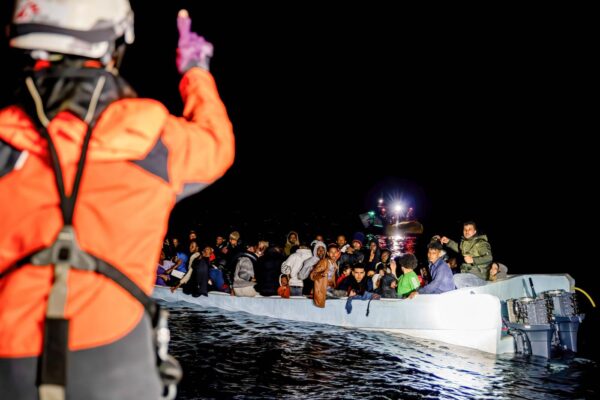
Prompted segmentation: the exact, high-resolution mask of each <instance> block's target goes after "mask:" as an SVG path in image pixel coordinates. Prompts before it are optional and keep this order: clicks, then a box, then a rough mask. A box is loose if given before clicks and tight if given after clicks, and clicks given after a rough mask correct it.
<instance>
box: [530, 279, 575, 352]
mask: <svg viewBox="0 0 600 400" xmlns="http://www.w3.org/2000/svg"><path fill="white" fill-rule="evenodd" d="M539 297H540V298H542V299H544V300H545V301H546V302H547V304H548V308H549V309H551V310H552V320H553V322H554V330H555V334H556V336H557V337H558V339H559V346H560V347H561V348H562V349H563V350H569V351H572V352H577V331H578V330H579V324H580V323H581V322H582V321H583V319H584V318H585V314H579V306H578V304H577V297H576V296H575V293H573V292H565V291H564V290H562V289H559V290H548V291H545V292H542V293H540V295H539Z"/></svg>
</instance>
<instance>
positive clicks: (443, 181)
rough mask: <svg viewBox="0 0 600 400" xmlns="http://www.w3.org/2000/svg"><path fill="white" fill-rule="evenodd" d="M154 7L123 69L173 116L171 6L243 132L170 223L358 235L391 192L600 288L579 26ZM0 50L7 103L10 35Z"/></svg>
mask: <svg viewBox="0 0 600 400" xmlns="http://www.w3.org/2000/svg"><path fill="white" fill-rule="evenodd" d="M6 3H10V2H6ZM157 3H158V2H156V3H155V2H148V1H141V0H138V1H133V2H132V6H133V8H134V12H135V15H136V41H135V43H134V44H133V45H132V46H131V47H130V48H129V49H128V52H127V55H126V58H125V60H124V63H123V67H122V69H121V71H122V74H123V75H124V76H125V77H126V79H127V80H128V81H129V82H130V83H131V84H132V86H133V87H134V88H136V90H137V91H138V93H139V95H140V96H143V97H152V98H157V99H159V100H161V101H163V102H164V103H165V104H166V105H167V106H168V107H169V109H170V110H171V111H172V112H173V113H179V112H180V111H181V100H180V99H179V94H178V90H177V85H178V81H179V75H178V73H177V71H176V68H175V49H176V43H177V29H176V15H177V11H178V10H179V9H180V8H187V9H188V10H189V11H190V14H191V16H192V19H193V29H194V30H195V31H197V32H199V33H200V34H202V35H204V36H205V37H206V38H207V39H208V40H209V41H211V42H212V43H213V44H214V46H215V56H214V58H213V61H212V63H211V71H212V72H213V74H214V76H215V79H216V81H217V84H218V86H219V90H220V93H221V96H222V98H223V101H224V102H225V104H226V106H227V109H228V112H229V115H230V117H231V120H232V122H233V126H234V129H235V134H236V150H237V152H236V161H235V164H234V166H233V167H232V168H231V169H230V170H229V171H228V172H227V174H226V175H225V177H224V178H222V179H221V180H220V181H218V182H217V183H215V184H214V185H213V186H212V187H210V188H208V189H207V190H205V191H204V192H202V193H201V194H199V195H196V196H193V197H191V198H189V199H187V200H184V201H183V202H181V203H180V204H179V205H178V206H177V208H176V209H175V211H174V212H173V214H172V216H171V224H170V227H171V230H172V231H184V232H185V231H186V230H187V229H188V228H196V229H197V230H198V231H199V232H200V235H201V238H202V239H206V240H212V238H213V236H214V234H215V233H217V232H218V233H225V234H226V233H227V232H228V231H229V230H230V229H239V230H241V233H242V236H244V235H247V236H253V235H255V234H258V233H262V234H263V235H266V236H271V237H270V238H271V239H276V240H281V241H283V240H284V239H283V234H284V233H285V232H287V231H288V230H290V229H295V230H298V231H299V232H300V233H301V236H302V235H303V236H305V237H306V236H307V235H310V236H312V235H313V234H315V233H317V232H323V233H325V234H326V235H327V236H329V237H330V238H332V236H333V235H335V234H337V233H339V232H343V233H346V234H349V235H351V234H352V232H354V231H355V230H358V229H359V228H360V227H361V225H360V222H359V220H358V214H360V213H363V212H365V211H367V210H368V209H370V208H373V207H374V206H375V204H376V199H377V198H378V197H379V196H380V195H381V194H382V193H383V194H384V196H385V197H386V198H388V197H391V196H392V195H393V194H397V195H401V196H402V198H403V199H404V201H405V202H406V203H407V204H409V205H410V206H412V207H414V208H415V209H416V213H417V216H418V217H419V219H420V220H421V221H422V222H423V224H424V226H425V234H424V238H423V239H422V240H421V243H423V242H426V241H427V240H428V239H429V237H430V236H431V235H433V234H437V233H439V234H444V235H448V236H450V237H452V238H455V239H459V237H460V234H461V231H462V225H461V224H462V222H463V221H465V220H468V219H474V220H476V221H477V222H478V223H479V226H480V231H482V232H484V233H487V234H488V236H489V238H490V242H491V244H492V248H493V251H494V255H495V257H496V259H497V260H499V261H501V262H504V263H505V264H506V265H508V267H509V271H510V272H514V273H523V272H533V273H541V272H569V273H571V275H572V276H573V277H574V278H575V279H576V280H577V282H578V285H579V286H582V287H583V288H584V289H586V290H589V291H590V293H591V294H592V295H593V297H594V298H595V299H596V300H598V301H600V292H599V290H598V285H597V283H596V281H595V279H593V277H594V276H595V275H596V274H595V269H596V268H598V265H599V264H598V262H597V261H596V260H597V259H598V257H597V255H596V252H597V251H596V249H597V247H598V246H597V245H596V242H597V239H596V238H595V237H594V235H593V234H592V235H590V236H588V235H586V234H584V233H583V232H584V228H585V227H588V229H589V228H590V227H591V228H592V229H593V227H594V226H595V221H596V220H597V212H596V207H595V204H594V203H595V201H594V196H593V195H592V193H593V192H594V191H595V190H596V189H595V186H596V182H597V178H596V177H595V175H596V174H595V173H594V171H597V167H596V166H595V165H596V162H595V158H596V154H595V153H597V151H596V150H595V147H594V146H592V145H591V143H592V136H593V135H595V133H596V131H597V124H594V125H592V126H596V128H595V129H591V127H589V126H588V125H587V124H586V123H585V122H584V121H585V120H586V119H587V118H586V116H587V115H590V113H591V110H592V108H591V103H587V102H586V101H585V99H586V98H588V96H591V97H593V93H592V91H591V89H587V87H588V85H589V81H590V79H589V76H590V75H589V74H588V72H589V71H588V68H590V66H591V65H592V63H591V57H593V53H592V52H591V51H590V50H589V48H587V47H586V45H585V37H586V34H585V29H586V28H585V26H576V25H577V24H576V23H575V22H574V21H572V20H569V18H568V16H564V17H563V18H562V19H560V18H559V19H556V18H553V19H548V18H543V17H542V16H539V15H531V14H527V13H522V12H517V11H516V10H504V11H503V10H494V12H493V13H492V12H490V11H489V10H472V9H471V10H460V9H453V10H445V9H431V10H422V11H420V12H415V11H414V10H405V11H404V12H402V13H398V11H396V12H392V10H390V9H387V8H386V7H383V6H381V7H379V6H376V5H371V6H366V5H365V4H362V5H357V6H350V5H345V4H344V5H338V6H337V8H336V7H333V8H328V9H327V10H325V9H322V8H321V7H318V6H309V5H307V4H304V3H300V4H297V5H293V4H286V6H285V7H283V6H282V5H269V6H266V5H252V6H237V5H228V6H227V5H225V6H224V7H220V8H219V9H216V8H214V7H209V6H207V5H206V4H204V3H205V2H192V1H172V2H169V3H166V2H160V3H159V4H160V5H158V4H157ZM0 7H1V8H0V12H1V15H2V21H1V22H2V24H3V25H5V24H6V23H7V22H8V21H9V18H10V17H9V14H10V4H2V5H1V6H0ZM462 11H469V13H466V12H465V13H464V14H463V13H462ZM521 11H522V10H521ZM473 13H475V14H473ZM0 60H1V65H2V68H3V69H4V71H3V73H2V74H1V75H0V85H1V86H0V102H1V104H2V105H5V104H8V103H9V102H10V97H11V93H12V87H13V85H14V82H15V79H14V76H15V72H14V71H13V70H14V69H15V67H14V63H11V62H10V58H9V55H8V51H7V46H6V40H3V42H2V46H1V48H0ZM419 258H421V259H422V260H423V261H424V258H425V257H424V254H422V253H421V254H419Z"/></svg>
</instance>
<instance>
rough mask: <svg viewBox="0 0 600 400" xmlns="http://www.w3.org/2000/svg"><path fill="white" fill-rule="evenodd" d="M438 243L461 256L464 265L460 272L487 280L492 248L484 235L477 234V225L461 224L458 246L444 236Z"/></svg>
mask: <svg viewBox="0 0 600 400" xmlns="http://www.w3.org/2000/svg"><path fill="white" fill-rule="evenodd" d="M440 242H442V244H444V245H445V246H447V247H448V248H450V249H451V250H453V251H455V252H457V253H460V254H462V256H463V259H464V263H463V264H462V265H461V266H460V272H462V273H471V274H474V275H476V276H478V277H479V278H481V279H484V280H487V279H488V276H489V272H490V265H491V264H492V260H493V257H492V248H491V246H490V244H489V242H488V239H487V236H486V235H478V234H477V225H476V224H475V222H473V221H467V222H465V223H464V224H463V237H462V239H461V241H460V245H459V244H458V243H456V242H455V241H453V240H451V239H448V238H447V237H446V236H444V237H442V238H441V239H440Z"/></svg>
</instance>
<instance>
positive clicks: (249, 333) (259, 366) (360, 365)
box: [169, 303, 600, 399]
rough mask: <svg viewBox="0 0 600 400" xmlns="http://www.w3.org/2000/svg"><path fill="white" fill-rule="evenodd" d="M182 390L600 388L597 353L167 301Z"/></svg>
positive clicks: (493, 394) (186, 393) (548, 395)
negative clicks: (471, 343)
mask: <svg viewBox="0 0 600 400" xmlns="http://www.w3.org/2000/svg"><path fill="white" fill-rule="evenodd" d="M169 308H170V311H171V319H170V325H171V334H172V343H171V352H172V354H174V355H175V356H176V357H177V359H178V360H179V361H180V362H181V364H182V366H183V368H184V374H185V375H184V378H183V381H182V382H181V384H180V385H179V396H178V397H177V398H178V399H204V398H306V399H309V398H310V399H312V398H315V399H358V398H375V399H397V398H401V399H420V398H425V399H437V398H444V399H472V398H478V399H514V398H519V399H579V398H586V399H592V398H598V393H599V388H600V368H599V365H598V363H597V362H595V361H592V360H589V359H586V358H583V357H576V356H563V357H561V358H558V359H552V360H546V359H542V358H538V357H524V356H513V355H510V356H494V355H490V354H486V353H482V352H478V351H475V350H469V349H464V348H461V347H456V346H451V345H445V344H440V343H436V342H432V341H427V340H420V339H412V338H408V337H406V336H400V335H392V334H387V333H380V332H370V331H360V330H358V331H355V330H350V329H345V328H340V327H334V326H327V325H317V324H307V323H300V322H293V321H284V320H277V319H272V318H266V317H258V316H254V315H249V314H245V313H229V312H226V311H221V310H217V309H209V310H193V309H190V308H187V307H185V306H184V305H178V304H173V303H170V304H169Z"/></svg>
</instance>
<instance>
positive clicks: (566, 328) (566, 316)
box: [506, 285, 585, 358]
mask: <svg viewBox="0 0 600 400" xmlns="http://www.w3.org/2000/svg"><path fill="white" fill-rule="evenodd" d="M532 293H535V291H534V290H533V285H532ZM506 307H507V310H506V311H507V316H508V322H507V323H506V325H507V326H508V328H509V332H508V333H509V334H511V335H512V336H513V337H514V338H515V346H516V352H517V353H523V354H531V355H534V356H541V357H546V358H550V356H551V354H552V347H553V339H554V345H556V346H557V347H559V348H561V349H562V350H569V351H572V352H576V351H577V331H578V330H579V324H580V323H581V322H582V321H583V318H584V317H585V315H584V314H579V307H578V305H577V298H576V296H575V293H571V292H566V291H564V290H562V289H559V290H548V291H545V292H542V293H540V294H539V295H538V296H537V297H536V298H533V297H521V298H519V299H509V300H507V301H506Z"/></svg>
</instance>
